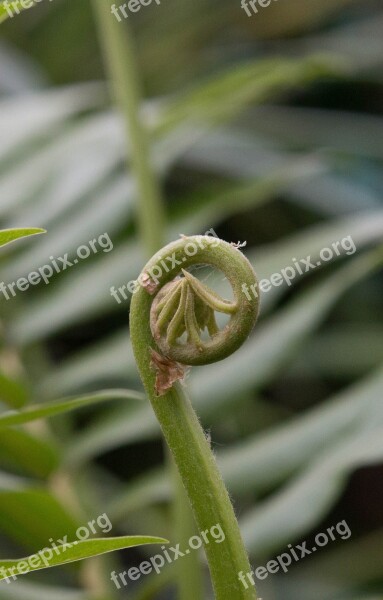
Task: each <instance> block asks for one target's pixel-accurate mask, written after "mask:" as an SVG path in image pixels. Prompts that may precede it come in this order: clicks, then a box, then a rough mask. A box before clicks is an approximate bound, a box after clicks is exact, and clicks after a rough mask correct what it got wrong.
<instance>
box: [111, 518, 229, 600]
mask: <svg viewBox="0 0 383 600" xmlns="http://www.w3.org/2000/svg"><path fill="white" fill-rule="evenodd" d="M225 539H226V536H225V533H224V531H223V529H222V526H221V525H219V524H217V525H213V526H212V527H210V529H206V531H201V532H200V534H199V535H194V536H193V537H191V538H190V539H189V542H188V544H189V546H188V548H185V549H184V550H181V549H180V544H177V545H176V546H173V547H170V548H166V546H161V550H162V554H155V555H154V556H152V557H151V558H150V559H149V560H144V561H143V562H142V563H140V565H139V566H138V567H131V568H130V569H128V570H127V571H122V572H121V573H116V571H112V573H111V576H110V578H111V580H112V581H113V583H114V585H115V586H116V588H117V589H119V590H120V589H121V587H123V586H127V585H128V584H129V582H128V581H127V579H130V581H137V580H138V579H140V577H141V576H142V575H150V573H153V572H155V573H157V575H159V574H160V573H161V571H162V569H163V568H164V567H165V566H166V565H170V564H172V563H174V562H175V561H176V560H178V559H179V558H184V557H185V556H188V555H189V554H190V553H191V552H193V551H196V550H199V549H200V548H201V547H202V544H203V543H205V544H206V545H208V544H210V543H211V542H214V543H215V544H222V542H224V541H225Z"/></svg>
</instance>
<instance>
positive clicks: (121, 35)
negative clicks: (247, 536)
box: [94, 0, 202, 600]
mask: <svg viewBox="0 0 383 600" xmlns="http://www.w3.org/2000/svg"><path fill="white" fill-rule="evenodd" d="M111 4H113V3H111V2H108V0H94V6H95V11H96V16H97V20H98V23H99V29H100V34H101V40H102V45H103V49H104V54H105V60H106V64H107V66H108V70H109V72H110V78H111V80H112V82H113V86H114V93H115V96H116V99H117V102H118V104H119V106H120V110H121V113H122V115H123V116H124V119H125V126H126V133H127V139H128V143H129V148H130V152H131V154H132V165H133V170H134V172H135V176H136V180H137V186H138V194H139V202H138V221H139V228H140V234H141V238H142V241H143V245H144V248H145V250H146V252H147V253H148V255H149V256H150V255H151V254H153V252H156V251H157V250H158V248H160V247H161V246H162V244H163V239H164V237H165V214H164V209H163V202H162V198H161V191H160V188H159V185H158V182H157V179H156V176H155V173H154V171H153V167H152V164H151V160H150V151H149V143H148V136H147V132H146V131H145V127H144V124H143V123H142V120H141V117H140V106H141V93H140V85H139V77H138V73H137V68H136V60H135V53H134V49H133V46H134V44H133V37H132V35H131V31H130V26H129V23H128V22H126V23H119V22H118V21H117V20H116V19H115V17H114V16H112V14H111V10H110V9H111ZM173 469H174V466H173V465H171V464H169V470H170V472H172V470H173ZM173 504H174V513H175V515H180V514H182V525H183V528H182V529H181V530H178V526H179V524H180V520H178V519H177V520H176V527H175V529H176V531H175V534H176V536H177V539H178V540H179V541H181V539H182V537H183V535H184V528H185V529H186V530H189V529H192V528H193V527H194V519H193V515H192V514H191V511H190V508H189V505H188V504H187V503H185V495H184V491H183V489H182V484H180V482H179V481H177V480H175V487H174V503H173ZM188 558H190V560H187V561H186V562H187V564H185V565H182V568H181V569H180V571H179V572H178V590H179V600H191V598H193V600H199V599H200V598H202V593H199V592H198V590H197V589H196V587H195V586H193V587H194V595H193V591H192V592H190V590H191V587H190V586H189V587H188V586H187V584H186V583H185V582H186V581H187V582H188V583H190V582H191V581H194V582H197V581H198V580H199V578H200V566H199V564H198V562H197V560H196V558H195V557H194V556H190V557H188ZM190 593H192V596H191V595H190Z"/></svg>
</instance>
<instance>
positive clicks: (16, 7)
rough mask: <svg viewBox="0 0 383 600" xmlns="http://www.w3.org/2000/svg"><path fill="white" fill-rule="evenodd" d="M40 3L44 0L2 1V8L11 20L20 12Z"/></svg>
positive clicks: (50, 0)
mask: <svg viewBox="0 0 383 600" xmlns="http://www.w3.org/2000/svg"><path fill="white" fill-rule="evenodd" d="M40 2H44V0H4V2H3V3H2V6H3V7H4V8H5V10H6V11H7V13H8V15H9V16H10V17H11V19H13V17H14V16H15V15H19V14H20V13H21V11H24V10H26V9H28V8H33V7H34V6H36V4H39V3H40ZM49 2H52V0H49Z"/></svg>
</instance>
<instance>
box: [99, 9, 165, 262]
mask: <svg viewBox="0 0 383 600" xmlns="http://www.w3.org/2000/svg"><path fill="white" fill-rule="evenodd" d="M93 3H94V7H95V14H96V17H97V21H98V26H99V30H100V40H101V43H102V47H103V51H104V55H105V62H106V66H107V69H108V71H109V74H110V79H111V82H112V85H113V89H114V94H115V97H116V100H117V104H118V106H119V108H120V110H121V113H122V116H123V117H124V121H125V127H126V135H127V141H128V144H129V152H130V155H131V160H132V166H133V171H134V173H135V176H136V179H137V188H138V196H139V202H138V221H139V227H140V229H141V236H142V239H143V242H144V245H145V248H146V249H147V250H149V254H152V253H153V252H156V251H157V250H158V249H159V248H160V247H161V246H162V244H163V231H164V223H165V217H164V208H163V203H162V201H161V192H160V188H159V185H158V182H157V179H156V177H155V175H154V171H153V168H152V164H151V157H150V147H149V142H148V134H147V131H146V129H145V126H144V123H143V120H142V117H141V112H140V110H141V90H140V84H139V77H138V73H137V68H136V61H135V52H134V43H133V36H132V34H131V31H130V25H129V23H128V19H124V22H121V23H120V22H119V21H118V20H117V19H116V17H115V16H114V15H113V14H112V12H111V6H112V4H113V2H111V1H110V0H93Z"/></svg>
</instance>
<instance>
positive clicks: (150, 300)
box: [130, 236, 259, 600]
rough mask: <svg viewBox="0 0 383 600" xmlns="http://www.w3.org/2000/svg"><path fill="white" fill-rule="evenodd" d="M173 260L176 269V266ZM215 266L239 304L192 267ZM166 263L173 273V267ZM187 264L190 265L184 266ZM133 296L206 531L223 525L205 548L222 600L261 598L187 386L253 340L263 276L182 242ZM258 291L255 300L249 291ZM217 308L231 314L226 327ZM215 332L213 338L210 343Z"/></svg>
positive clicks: (140, 348)
mask: <svg viewBox="0 0 383 600" xmlns="http://www.w3.org/2000/svg"><path fill="white" fill-rule="evenodd" d="M169 263H171V265H172V266H171V267H169ZM195 265H210V266H213V267H215V268H217V269H219V270H220V271H222V272H223V273H224V275H225V276H226V277H227V279H228V281H229V283H230V284H231V287H232V289H233V293H234V301H233V302H230V301H227V300H224V299H223V298H220V297H219V296H218V295H217V294H216V293H215V292H213V291H212V290H210V289H209V288H208V287H206V286H205V285H204V284H202V283H201V282H200V281H198V280H197V279H196V278H195V277H194V276H192V275H191V274H190V272H189V271H188V269H189V268H190V267H192V266H195ZM165 266H166V268H165ZM181 266H182V268H181ZM139 281H140V282H143V285H141V286H139V288H138V289H137V291H136V293H135V294H134V295H133V300H132V305H131V315H130V328H131V339H132V344H133V349H134V353H135V357H136V361H137V365H138V368H139V370H140V375H141V378H142V381H143V383H144V386H145V389H146V392H147V395H148V397H149V399H150V401H151V404H152V407H153V409H154V412H155V414H156V416H157V418H158V421H159V423H160V425H161V428H162V431H163V433H164V436H165V438H166V441H167V443H168V445H169V447H170V450H171V452H172V454H173V456H174V459H175V462H176V464H177V467H178V470H179V472H180V475H181V478H182V481H183V483H184V486H185V488H186V491H187V494H188V497H189V500H190V503H191V506H192V509H193V512H194V516H195V519H196V522H197V525H198V528H199V529H200V531H206V530H207V529H211V528H212V527H214V526H215V525H216V526H220V527H221V528H222V530H223V532H224V537H225V539H224V541H223V542H222V543H221V544H208V543H206V545H205V550H206V555H207V559H208V563H209V567H210V572H211V576H212V582H213V587H214V591H215V596H216V600H255V599H256V597H257V596H256V592H255V589H254V588H252V587H251V586H248V587H247V589H246V588H245V587H244V585H243V584H242V583H241V582H240V580H239V573H240V572H243V573H247V572H249V571H250V570H251V569H250V565H249V560H248V557H247V553H246V550H245V548H244V545H243V542H242V539H241V535H240V531H239V527H238V523H237V520H236V517H235V513H234V510H233V507H232V504H231V501H230V498H229V496H228V493H227V491H226V488H225V485H224V483H223V481H222V478H221V475H220V473H219V471H218V468H217V465H216V462H215V459H214V456H213V454H212V452H211V449H210V445H209V443H208V442H207V440H206V436H205V434H204V431H203V429H202V427H201V425H200V423H199V421H198V418H197V416H196V414H195V412H194V410H193V407H192V405H191V403H190V400H189V398H188V396H187V394H186V390H185V387H184V386H182V385H180V382H179V380H180V379H182V377H183V375H184V372H185V369H186V368H187V367H188V366H193V365H205V364H210V363H213V362H216V361H219V360H222V359H224V358H226V357H228V356H229V355H230V354H232V353H233V352H235V351H236V350H237V349H238V348H239V347H240V346H241V345H242V344H243V343H244V342H245V341H246V339H247V338H248V336H249V334H250V332H251V330H252V328H253V326H254V325H255V322H256V320H257V316H258V310H259V304H258V284H257V279H256V276H255V273H254V271H253V269H252V267H251V265H250V263H249V262H248V260H247V259H246V258H245V257H244V256H243V254H242V253H241V251H240V250H239V249H238V248H236V247H235V246H233V245H231V244H228V243H226V242H224V241H222V240H217V239H216V238H212V237H207V236H193V237H182V238H181V239H180V240H178V241H176V242H173V243H171V244H169V245H168V246H166V247H165V248H163V249H162V250H161V251H160V252H158V253H157V254H156V255H155V256H154V257H153V258H152V259H151V260H150V261H149V262H148V264H147V265H146V267H145V268H144V270H143V271H142V273H141V275H140V277H139ZM245 285H246V286H248V287H250V288H251V289H252V290H254V292H255V293H254V295H253V296H251V298H250V300H249V299H248V297H247V296H248V295H247V296H246V295H245V294H244V293H243V289H246V288H245V287H244V286H245ZM215 311H217V312H222V313H224V314H227V315H229V317H230V319H229V322H228V324H227V325H226V326H225V327H224V328H222V329H218V326H217V323H216V321H215V314H214V313H215ZM206 328H207V330H208V334H209V337H208V339H202V337H201V334H202V332H203V331H204V330H205V329H206Z"/></svg>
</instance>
